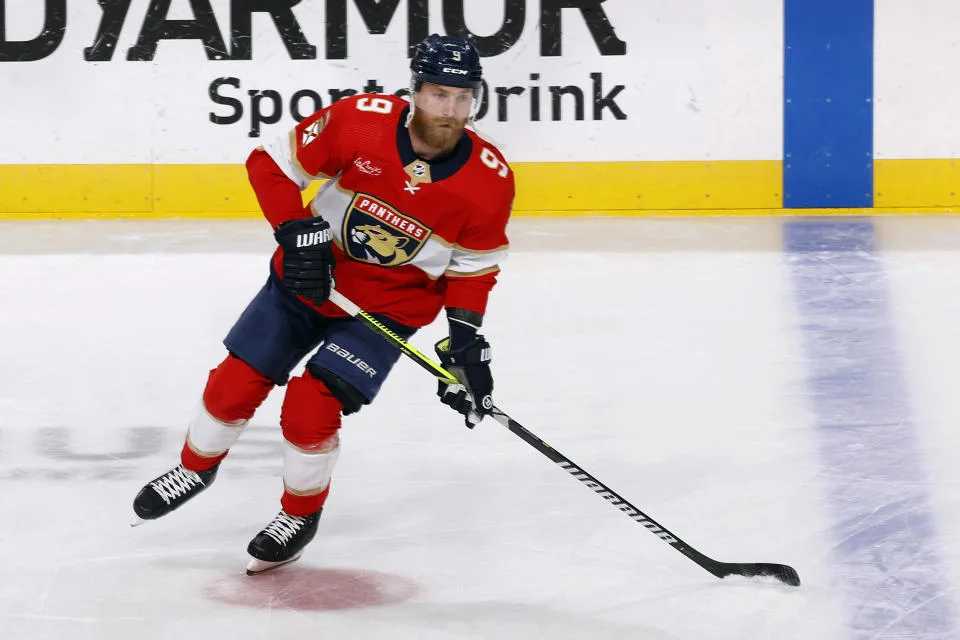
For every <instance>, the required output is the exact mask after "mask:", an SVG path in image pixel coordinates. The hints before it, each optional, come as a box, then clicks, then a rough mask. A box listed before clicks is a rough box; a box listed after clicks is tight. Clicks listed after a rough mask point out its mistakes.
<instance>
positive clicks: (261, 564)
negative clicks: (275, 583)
mask: <svg viewBox="0 0 960 640" xmlns="http://www.w3.org/2000/svg"><path fill="white" fill-rule="evenodd" d="M301 555H303V554H302V553H298V554H297V555H295V556H293V557H292V558H290V559H289V560H283V561H281V562H266V561H265V560H257V559H256V558H251V559H250V562H249V564H247V575H248V576H255V575H257V574H260V573H263V572H265V571H270V570H271V569H276V568H277V567H282V566H283V565H285V564H290V563H291V562H295V561H297V560H299V559H300V556H301Z"/></svg>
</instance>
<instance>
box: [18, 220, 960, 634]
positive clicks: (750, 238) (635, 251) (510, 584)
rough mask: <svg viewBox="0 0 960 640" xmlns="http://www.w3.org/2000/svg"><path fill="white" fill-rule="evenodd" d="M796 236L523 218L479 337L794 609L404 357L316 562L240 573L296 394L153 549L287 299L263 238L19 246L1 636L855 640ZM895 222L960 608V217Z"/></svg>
mask: <svg viewBox="0 0 960 640" xmlns="http://www.w3.org/2000/svg"><path fill="white" fill-rule="evenodd" d="M781 224H782V221H780V220H775V219H774V220H771V219H763V220H760V219H741V220H736V221H731V220H719V219H704V220H693V219H673V220H662V219H661V220H657V219H648V220H614V219H597V220H575V221H563V220H531V219H518V220H516V221H515V222H514V223H512V224H511V235H512V237H513V243H514V252H513V254H512V256H511V258H510V260H509V261H508V262H507V263H506V264H505V265H504V271H503V274H502V276H501V283H500V284H499V285H498V287H497V289H496V290H495V292H494V295H493V298H492V302H491V305H490V309H489V312H488V314H487V322H486V324H485V327H484V331H485V333H486V335H487V337H488V339H489V340H490V342H491V344H492V345H493V348H494V358H495V360H494V373H495V379H496V393H495V398H496V401H497V404H498V405H499V406H500V407H501V408H503V409H504V410H506V411H507V412H508V413H509V414H510V415H511V416H513V417H514V418H516V419H517V420H518V421H519V422H521V423H522V424H523V425H524V426H526V427H527V428H528V429H530V430H531V431H533V432H534V433H535V434H537V435H538V436H540V437H541V438H543V439H544V440H546V441H547V442H549V443H550V444H551V445H553V446H554V447H556V448H557V449H558V450H559V451H561V452H562V453H564V454H565V455H566V456H568V457H569V458H571V459H572V460H573V461H574V462H575V463H576V464H578V465H580V466H581V467H583V468H584V469H586V470H588V471H590V472H591V473H593V474H594V475H595V476H597V477H598V478H599V479H600V480H602V481H603V482H605V483H606V484H608V485H609V486H610V487H611V488H613V489H614V490H616V491H617V492H619V493H620V494H621V495H623V496H624V497H625V498H627V499H628V500H630V501H631V502H632V503H633V504H635V505H636V506H637V507H639V508H640V509H642V510H643V511H644V512H645V513H647V514H649V515H650V516H651V517H653V518H654V519H656V520H657V521H659V522H660V523H661V524H662V525H664V526H665V527H667V528H668V529H669V530H670V531H672V532H673V533H675V534H676V535H678V536H679V537H681V538H683V539H684V540H685V541H686V542H687V543H689V544H691V545H693V546H694V547H695V548H697V549H698V550H699V551H701V552H703V553H705V554H707V555H709V556H711V557H713V558H716V559H719V560H723V561H736V562H761V561H762V562H778V563H787V564H790V565H792V566H794V567H796V569H797V570H798V571H799V573H800V576H801V578H802V580H803V585H802V586H801V587H800V588H790V587H786V586H783V585H779V584H776V583H773V582H768V581H751V580H746V579H735V578H734V579H727V580H724V581H720V580H717V579H715V578H714V577H713V576H711V575H709V574H708V573H706V572H705V571H704V570H703V569H701V568H700V567H698V566H697V565H695V564H694V563H693V562H691V561H690V560H688V559H687V558H686V557H684V556H683V555H681V554H680V553H678V552H677V551H676V550H675V549H673V548H671V547H670V546H669V545H667V544H665V543H664V542H662V541H661V540H659V539H658V538H657V537H656V536H654V535H651V534H650V533H649V532H648V531H646V530H645V529H644V528H643V527H642V526H640V525H638V524H637V523H635V522H633V521H632V520H631V519H629V518H628V517H626V516H625V515H624V514H622V513H620V512H618V511H617V510H615V509H613V508H611V506H610V505H609V504H608V503H606V502H605V501H604V500H602V499H601V498H599V497H598V496H597V495H595V494H594V493H593V492H591V491H590V490H588V489H587V488H585V487H584V486H583V485H581V484H580V483H578V482H577V481H576V480H574V479H573V478H571V477H570V476H569V475H568V474H566V473H564V472H563V471H562V470H561V469H559V468H558V467H557V466H556V465H554V464H552V463H551V462H550V461H548V460H547V459H546V458H545V457H543V456H542V455H541V454H540V453H538V452H537V451H536V450H534V449H533V448H531V447H530V446H529V445H527V444H526V443H524V442H523V441H522V440H520V439H519V438H517V437H516V436H515V435H513V434H512V433H510V432H509V431H507V430H506V429H504V428H503V427H501V426H500V425H498V424H497V423H496V422H494V421H492V420H486V421H484V422H483V423H482V424H481V425H480V426H479V427H478V428H476V429H475V430H473V431H469V430H467V429H466V428H465V427H464V426H463V424H462V422H461V420H460V419H459V418H458V416H456V415H454V414H453V413H452V412H450V411H449V409H447V408H446V407H444V406H442V405H441V404H440V403H439V402H438V401H437V399H436V397H435V395H434V393H435V384H434V382H433V381H432V380H431V379H430V378H429V376H428V375H427V374H426V373H424V372H423V371H422V370H421V369H419V368H418V367H416V366H415V365H414V364H413V363H411V362H409V361H406V360H401V361H400V363H399V364H398V365H397V367H396V369H395V370H394V372H393V374H392V378H391V379H390V380H389V381H388V383H387V384H386V386H385V387H384V389H383V391H382V393H381V395H380V397H379V398H378V399H377V401H376V402H375V403H374V404H373V405H372V406H371V407H368V408H367V409H365V410H364V411H362V412H361V413H360V414H358V415H357V416H354V417H351V418H348V419H346V420H345V425H344V428H343V433H342V441H343V450H342V455H341V458H340V463H339V466H338V467H337V469H336V473H335V476H334V480H333V487H332V492H331V497H330V499H329V501H328V503H327V508H326V509H325V511H324V515H323V518H322V520H321V523H320V531H319V534H318V536H317V539H316V540H315V541H314V543H313V544H312V545H310V546H309V547H308V548H307V551H306V552H305V554H304V557H303V558H302V559H301V560H300V561H299V562H298V563H296V564H294V565H291V566H289V567H287V568H284V569H281V570H277V571H275V572H273V573H271V574H265V575H263V576H257V577H254V578H250V577H247V576H245V575H244V571H243V570H244V566H245V563H246V554H245V548H246V544H247V542H248V541H249V539H250V537H251V536H252V535H254V534H255V533H256V532H257V531H258V530H259V529H260V528H261V527H262V526H263V525H264V524H266V523H267V522H268V521H269V520H270V518H272V516H273V515H274V514H275V512H276V511H277V509H278V508H279V497H280V492H281V481H280V461H281V460H280V453H279V451H280V449H279V442H280V438H281V436H280V432H279V428H278V426H277V423H278V418H279V406H280V398H281V396H280V392H279V391H277V392H274V394H273V395H272V396H271V397H270V399H268V401H267V403H266V404H265V405H264V406H263V407H262V408H261V410H260V411H259V412H258V413H257V415H256V416H255V418H254V420H253V422H252V425H253V427H254V428H253V429H251V430H250V432H249V433H247V434H245V437H244V439H243V440H241V443H240V444H238V445H237V447H236V448H235V450H234V452H233V453H232V454H231V457H230V458H228V459H227V461H226V462H225V463H224V465H223V467H222V470H221V474H220V477H219V478H218V480H217V482H216V484H214V485H213V487H212V488H211V489H210V490H209V491H208V492H207V493H205V494H203V495H202V496H200V497H198V498H197V499H196V500H195V501H194V502H192V503H191V504H189V505H187V506H185V507H184V508H183V509H182V510H180V511H177V512H175V513H173V514H171V515H170V516H168V517H166V518H164V519H161V520H159V521H156V522H153V523H150V524H147V525H144V526H141V527H138V528H130V527H129V523H130V521H131V519H132V515H133V514H132V511H131V507H130V503H131V501H132V498H133V496H134V495H135V494H136V492H137V490H138V489H139V487H140V486H141V485H142V484H143V483H144V482H146V481H147V480H150V479H151V478H153V477H154V476H156V475H157V474H159V473H161V472H162V471H164V470H166V469H167V468H168V467H169V466H171V465H172V464H174V463H176V461H177V459H178V453H179V449H180V446H181V444H182V437H183V433H184V429H185V426H186V422H187V420H188V419H189V418H190V416H191V415H192V413H193V412H194V410H195V408H196V405H197V402H198V401H199V395H200V392H201V391H202V388H203V385H204V383H205V380H206V375H207V371H208V370H209V369H211V368H212V367H214V366H215V365H216V364H217V363H218V362H219V361H220V360H221V359H222V357H223V355H224V351H223V347H222V345H221V343H220V341H221V339H222V337H223V336H224V334H225V333H226V331H227V330H228V329H229V328H230V326H231V324H232V322H233V320H234V319H235V318H236V316H237V315H238V313H239V312H240V311H241V310H242V309H243V307H244V305H245V304H246V303H247V301H248V300H249V299H250V297H251V296H252V295H253V294H254V293H255V292H256V291H257V290H258V289H259V287H260V286H261V285H262V283H263V281H264V279H265V277H266V273H267V263H268V256H269V253H270V251H271V242H272V239H271V238H270V234H269V229H268V228H267V226H266V224H265V223H261V222H256V221H243V222H236V221H234V222H224V221H220V222H210V221H203V222H175V221H167V222H155V223H145V222H134V221H128V222H109V223H108V222H86V223H76V222H58V223H51V222H43V223H40V222H36V223H28V222H24V223H6V224H2V225H0V638H4V639H6V638H10V639H16V640H20V639H30V640H34V639H40V638H49V639H64V638H69V639H82V640H93V639H97V640H103V639H120V638H142V639H144V640H146V639H152V638H174V637H180V638H185V637H189V638H230V639H231V640H246V639H265V638H308V637H309V638H362V639H368V638H369V639H380V638H384V639H387V638H389V639H418V640H420V639H424V640H432V639H438V640H439V639H443V640H459V639H467V638H471V639H473V638H478V639H479V638H482V639H487V638H506V639H514V638H516V639H528V638H531V639H532V638H549V639H551V640H559V639H567V638H570V639H574V638H578V639H579V638H598V639H604V640H606V639H620V638H643V639H646V640H704V639H708V640H753V639H757V640H769V639H774V638H776V639H777V640H791V639H796V640H800V639H803V640H809V639H811V638H816V639H818V640H840V639H847V638H855V637H856V638H859V637H860V636H858V635H857V634H856V633H855V631H854V630H853V629H854V627H853V626H852V623H851V615H852V614H851V612H850V604H849V603H847V602H845V601H844V599H843V596H842V595H841V592H840V589H839V587H838V585H837V568H836V564H835V561H834V558H835V551H836V545H837V541H836V540H834V539H833V538H832V537H831V521H830V517H831V515H830V514H829V513H828V512H827V510H826V508H825V499H824V495H823V492H824V491H825V490H826V489H825V487H826V486H827V485H828V484H829V483H827V482H826V480H827V479H826V478H824V476H823V473H822V472H821V471H820V466H819V465H820V461H819V458H818V453H817V447H818V441H817V436H816V433H815V430H814V428H813V426H812V425H813V416H812V415H811V409H810V398H809V392H808V391H807V386H806V383H805V375H806V373H807V371H806V363H805V361H804V356H803V351H802V348H801V336H800V329H799V328H798V319H797V311H796V304H795V301H794V297H793V294H792V292H791V280H790V275H789V273H788V267H787V265H786V261H785V259H784V254H783V251H782V239H781ZM876 224H877V227H878V235H879V237H880V242H881V246H880V249H881V252H880V255H881V257H882V259H883V260H884V262H885V265H886V267H887V272H888V274H889V277H890V285H891V297H892V300H893V303H894V308H893V311H892V312H893V314H894V317H895V319H896V322H897V326H898V328H899V338H900V341H901V342H900V349H901V350H902V353H903V357H904V360H905V367H906V372H907V380H908V383H909V386H910V391H911V400H912V405H913V408H914V417H915V419H916V429H917V437H918V439H919V442H920V444H921V448H922V451H923V453H924V459H923V465H924V471H925V474H926V475H925V478H926V480H925V483H926V485H927V490H928V494H929V496H930V499H931V504H932V507H933V510H934V514H935V518H936V526H937V527H938V539H939V541H940V544H941V548H939V549H936V550H935V551H936V553H937V554H939V556H940V557H941V559H942V562H943V563H944V565H945V567H946V571H947V573H948V575H949V576H951V577H952V579H953V583H954V584H960V465H958V464H957V463H956V460H957V453H956V450H957V445H958V444H960V408H958V407H960V403H957V402H956V398H957V395H958V394H957V385H958V384H960V370H958V369H960V295H958V294H957V292H958V291H960V234H958V233H957V231H958V230H960V221H958V220H956V219H954V218H949V217H944V218H938V219H930V218H912V219H911V218H903V219H901V218H888V219H880V220H877V221H876ZM444 330H445V327H444V326H443V325H442V324H441V323H435V324H434V325H433V326H431V327H429V328H427V329H425V330H423V331H421V332H420V333H419V334H417V335H416V336H415V337H414V339H413V342H414V343H415V344H416V345H417V346H418V347H420V348H421V349H422V350H424V351H425V352H427V353H432V348H431V346H432V344H433V342H434V341H435V340H436V339H438V337H439V336H440V335H441V333H442V332H443V331H444ZM882 595H883V594H878V595H877V597H878V598H881V597H882ZM941 595H942V597H946V598H954V599H958V600H960V598H957V593H956V592H952V593H950V592H947V593H943V594H941ZM918 606H922V603H918ZM908 613H909V612H907V611H904V615H907V614H908ZM874 637H876V638H888V637H889V638H893V637H897V638H899V637H901V636H899V635H893V634H892V632H891V635H885V634H884V633H883V632H881V633H880V634H879V635H875V636H874Z"/></svg>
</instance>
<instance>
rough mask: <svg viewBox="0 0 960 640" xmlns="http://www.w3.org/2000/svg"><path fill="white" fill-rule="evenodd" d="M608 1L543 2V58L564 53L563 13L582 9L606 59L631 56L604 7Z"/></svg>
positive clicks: (548, 0) (541, 18)
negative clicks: (564, 10) (562, 36)
mask: <svg viewBox="0 0 960 640" xmlns="http://www.w3.org/2000/svg"><path fill="white" fill-rule="evenodd" d="M604 1H605V0H542V2H541V4H540V55H541V56H559V55H560V54H561V53H562V47H561V42H560V39H561V38H560V35H561V33H562V30H561V28H560V10H561V9H579V10H580V13H581V14H582V15H583V19H584V21H585V22H586V23H587V28H588V29H590V35H591V36H593V41H594V42H595V43H596V44H597V48H598V49H599V50H600V55H602V56H623V55H626V54H627V43H626V42H624V41H623V40H621V39H619V38H618V37H617V34H616V33H615V32H614V30H613V25H612V24H610V19H609V18H608V17H607V14H606V12H604V10H603V7H602V6H601V5H602V4H603V3H604Z"/></svg>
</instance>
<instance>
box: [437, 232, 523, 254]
mask: <svg viewBox="0 0 960 640" xmlns="http://www.w3.org/2000/svg"><path fill="white" fill-rule="evenodd" d="M430 239H431V240H436V241H437V242H438V243H439V244H442V245H443V246H444V247H446V248H447V249H454V250H459V251H463V252H465V253H475V254H478V255H480V254H484V253H495V252H497V251H506V250H508V249H509V248H510V245H509V244H502V245H500V246H499V247H495V248H493V249H468V248H467V247H464V246H463V245H459V244H457V243H456V242H450V241H449V240H447V239H446V238H443V237H441V236H438V235H437V234H436V233H434V234H433V235H432V236H431V237H430Z"/></svg>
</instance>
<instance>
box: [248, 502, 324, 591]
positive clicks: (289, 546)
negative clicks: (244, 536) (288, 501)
mask: <svg viewBox="0 0 960 640" xmlns="http://www.w3.org/2000/svg"><path fill="white" fill-rule="evenodd" d="M322 512H323V509H321V510H320V511H317V512H316V513H311V514H310V515H308V516H302V517H301V516H291V515H288V514H287V513H286V512H284V511H281V512H280V513H278V514H277V517H276V518H274V519H273V522H271V523H270V524H268V525H267V526H266V528H264V530H263V531H261V532H260V533H258V534H257V535H256V536H254V538H253V540H251V541H250V544H249V545H248V546H247V553H249V554H250V556H251V558H252V559H251V560H250V563H249V564H248V565H247V575H248V576H253V575H256V574H258V573H263V572H264V571H267V570H268V569H273V568H274V567H279V566H280V565H284V564H288V563H290V562H293V561H294V560H296V559H297V558H299V557H300V555H301V554H302V553H303V548H304V547H305V546H307V543H308V542H310V541H311V540H313V536H314V535H316V533H317V524H318V523H319V521H320V514H321V513H322Z"/></svg>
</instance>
